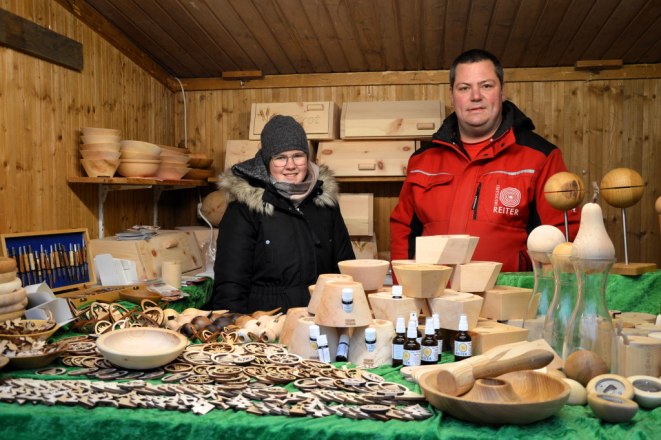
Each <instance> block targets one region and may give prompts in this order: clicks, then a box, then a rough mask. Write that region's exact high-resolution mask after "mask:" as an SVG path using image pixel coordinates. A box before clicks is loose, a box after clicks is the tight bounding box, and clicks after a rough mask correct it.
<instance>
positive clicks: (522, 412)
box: [418, 370, 569, 425]
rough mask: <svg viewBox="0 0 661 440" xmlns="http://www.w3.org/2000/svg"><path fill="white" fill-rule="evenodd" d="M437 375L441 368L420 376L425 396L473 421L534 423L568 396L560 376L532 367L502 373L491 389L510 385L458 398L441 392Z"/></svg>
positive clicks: (440, 406)
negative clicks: (505, 384)
mask: <svg viewBox="0 0 661 440" xmlns="http://www.w3.org/2000/svg"><path fill="white" fill-rule="evenodd" d="M437 375H438V371H430V372H428V373H425V374H423V375H422V376H421V377H420V378H419V379H418V384H419V385H420V388H422V392H423V394H424V396H425V398H426V399H427V400H428V401H429V403H431V404H432V405H433V406H434V407H436V408H438V409H440V410H441V411H443V412H446V413H448V414H450V415H451V416H453V417H455V418H457V419H460V420H464V421H467V422H471V423H477V424H492V425H505V424H512V425H524V424H528V423H534V422H538V421H540V420H544V419H546V418H548V417H551V416H552V415H554V414H555V413H557V412H558V411H559V410H560V409H561V408H562V406H563V405H564V404H565V402H567V399H569V385H567V384H566V383H564V382H563V381H562V380H560V379H558V378H555V377H552V376H549V375H547V374H544V373H538V372H536V371H531V370H526V371H515V372H512V373H507V374H504V375H502V376H499V377H498V378H497V379H498V382H497V383H494V384H493V386H492V387H491V388H495V387H496V386H498V387H500V386H501V385H500V382H505V383H509V385H510V386H508V387H505V386H503V387H502V388H503V389H502V390H495V389H491V390H489V392H484V390H483V391H480V389H479V387H478V390H477V391H476V392H474V393H473V392H472V391H469V392H468V393H466V394H465V395H463V396H457V397H455V396H450V395H448V394H444V393H441V392H440V391H438V387H437ZM490 380H493V379H490ZM487 386H488V382H487Z"/></svg>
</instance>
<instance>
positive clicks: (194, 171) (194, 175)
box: [184, 162, 216, 180]
mask: <svg viewBox="0 0 661 440" xmlns="http://www.w3.org/2000/svg"><path fill="white" fill-rule="evenodd" d="M188 165H189V166H190V167H191V170H190V171H189V172H187V173H186V175H185V176H184V179H194V180H204V179H208V178H209V177H213V176H214V175H215V174H216V171H215V170H214V169H213V168H209V169H205V170H202V169H198V168H194V167H193V165H192V164H191V163H190V162H188Z"/></svg>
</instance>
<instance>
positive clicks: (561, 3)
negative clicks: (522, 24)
mask: <svg viewBox="0 0 661 440" xmlns="http://www.w3.org/2000/svg"><path fill="white" fill-rule="evenodd" d="M571 1H572V0H546V2H545V4H544V9H543V10H542V13H541V15H540V17H539V19H538V20H537V23H535V26H534V30H533V33H532V35H531V36H530V39H529V40H528V42H527V44H526V46H525V51H524V52H523V55H522V57H521V58H520V60H519V63H520V66H521V67H535V66H537V60H538V58H539V57H540V55H541V54H543V53H546V51H547V50H548V49H549V44H550V42H551V39H552V38H553V36H554V35H555V33H556V31H557V30H558V26H559V25H560V22H561V21H562V18H563V17H564V15H565V13H566V12H567V9H568V8H569V5H570V4H571Z"/></svg>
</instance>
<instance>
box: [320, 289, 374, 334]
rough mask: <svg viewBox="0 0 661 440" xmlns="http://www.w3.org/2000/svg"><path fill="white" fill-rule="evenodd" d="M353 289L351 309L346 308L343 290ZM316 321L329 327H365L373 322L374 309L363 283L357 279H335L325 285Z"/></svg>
mask: <svg viewBox="0 0 661 440" xmlns="http://www.w3.org/2000/svg"><path fill="white" fill-rule="evenodd" d="M347 288H349V289H351V290H352V297H353V300H352V305H351V310H347V309H345V307H344V306H345V304H343V302H342V291H343V290H344V289H347ZM314 321H315V322H316V323H317V324H319V325H325V326H327V327H342V328H346V327H363V326H366V325H369V323H370V322H372V311H371V310H370V306H369V303H368V302H367V295H366V294H365V291H364V290H363V285H362V284H361V283H359V282H357V281H334V282H332V283H327V284H326V286H325V287H324V295H323V297H322V298H321V302H320V303H319V307H318V308H317V313H316V314H315V319H314Z"/></svg>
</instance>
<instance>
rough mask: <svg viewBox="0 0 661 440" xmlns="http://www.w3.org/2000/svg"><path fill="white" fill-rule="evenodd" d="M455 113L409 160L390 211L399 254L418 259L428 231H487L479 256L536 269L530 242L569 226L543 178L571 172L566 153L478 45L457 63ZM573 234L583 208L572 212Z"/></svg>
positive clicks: (393, 248) (506, 266) (511, 267)
mask: <svg viewBox="0 0 661 440" xmlns="http://www.w3.org/2000/svg"><path fill="white" fill-rule="evenodd" d="M450 91H451V93H452V104H453V106H454V108H455V112H454V113H453V114H451V115H450V116H449V117H448V118H446V119H445V121H444V122H443V125H442V126H441V128H440V129H439V130H438V131H437V132H436V133H435V134H434V135H433V137H432V141H431V142H426V143H424V144H423V146H422V148H420V150H418V151H416V152H415V153H414V154H413V155H412V156H411V158H410V159H409V163H408V173H407V176H406V180H405V182H404V185H403V187H402V190H401V193H400V195H399V202H398V204H397V206H396V207H395V209H394V210H393V213H392V215H391V217H390V239H391V244H390V253H391V258H392V259H393V260H396V259H412V258H415V238H416V237H418V236H421V235H443V234H469V235H473V236H477V237H479V238H480V240H479V242H478V246H477V249H476V250H475V253H474V254H473V260H476V261H477V260H483V261H484V260H487V261H500V262H502V263H503V267H502V271H509V272H512V271H528V270H531V265H530V261H529V259H528V256H527V253H526V241H527V237H528V234H529V233H530V231H531V230H532V229H534V228H535V227H536V226H538V225H540V224H551V225H555V226H557V227H558V228H560V229H561V230H562V231H563V232H564V229H565V228H564V215H563V212H561V211H558V210H557V209H555V208H553V207H551V206H550V205H549V204H548V203H547V201H546V199H545V198H544V184H545V182H546V180H547V179H548V178H549V177H551V176H552V175H553V174H555V173H557V172H560V171H566V166H565V164H564V162H563V160H562V152H561V151H560V150H559V149H558V148H557V147H556V146H555V145H553V144H551V143H549V142H548V141H546V140H545V139H543V138H542V137H540V136H539V135H537V134H536V133H534V132H533V130H534V128H535V126H534V125H533V123H532V121H531V120H530V119H529V118H528V117H527V116H525V115H524V114H523V113H522V112H521V110H519V109H518V108H517V107H516V106H515V105H514V104H513V103H511V102H509V101H506V100H505V97H504V84H503V68H502V65H501V64H500V61H499V60H498V59H497V58H496V57H495V56H494V55H492V54H491V53H489V52H487V51H484V50H478V49H473V50H469V51H467V52H464V53H463V54H461V55H459V56H458V57H457V58H456V59H455V60H454V62H453V63H452V67H451V68H450ZM569 220H570V228H569V229H570V238H571V237H573V236H574V235H575V234H576V231H577V229H578V221H579V213H578V212H577V211H576V210H573V211H572V212H570V213H569Z"/></svg>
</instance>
